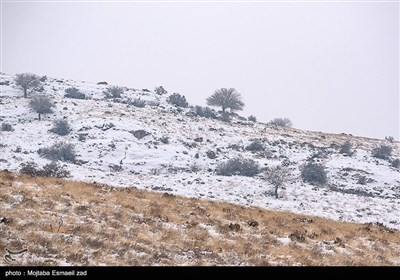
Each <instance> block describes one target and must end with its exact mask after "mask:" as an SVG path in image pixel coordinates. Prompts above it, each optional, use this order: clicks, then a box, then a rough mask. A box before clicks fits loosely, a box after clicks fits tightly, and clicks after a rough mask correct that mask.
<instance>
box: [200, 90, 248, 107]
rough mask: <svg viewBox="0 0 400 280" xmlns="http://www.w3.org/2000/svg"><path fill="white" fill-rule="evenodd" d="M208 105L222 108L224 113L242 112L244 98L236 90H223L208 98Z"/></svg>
mask: <svg viewBox="0 0 400 280" xmlns="http://www.w3.org/2000/svg"><path fill="white" fill-rule="evenodd" d="M207 105H209V106H216V107H221V108H222V112H225V110H226V109H230V110H231V112H233V111H241V110H243V107H244V102H243V101H242V96H241V94H240V93H238V92H237V91H236V89H234V88H229V89H228V88H221V89H218V90H216V91H215V92H214V94H213V95H211V96H210V97H209V98H207Z"/></svg>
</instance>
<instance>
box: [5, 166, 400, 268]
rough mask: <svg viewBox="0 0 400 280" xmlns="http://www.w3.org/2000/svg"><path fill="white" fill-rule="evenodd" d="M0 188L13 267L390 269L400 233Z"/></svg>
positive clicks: (73, 192) (138, 197) (275, 215)
mask: <svg viewBox="0 0 400 280" xmlns="http://www.w3.org/2000/svg"><path fill="white" fill-rule="evenodd" d="M0 181H1V182H2V188H1V195H0V197H1V199H2V204H1V205H2V206H4V207H2V209H1V210H2V212H1V216H2V220H1V221H3V222H4V224H3V223H1V224H0V227H2V228H4V230H3V231H0V240H1V241H2V242H0V251H4V250H5V248H6V247H8V248H10V247H11V248H21V247H22V246H23V245H24V244H29V256H28V257H24V258H18V259H17V261H18V265H22V266H27V265H28V266H30V265H63V264H64V262H62V260H67V261H68V263H69V264H70V265H72V266H81V265H93V266H96V265H99V264H105V265H109V266H121V265H135V266H138V265H140V266H154V265H158V266H159V265H161V266H177V265H197V266H213V265H217V266H221V265H222V266H223V265H237V264H238V263H241V264H243V265H249V266H268V265H281V266H293V265H304V266H315V265H316V266H330V265H338V266H348V265H362V266H371V265H377V266H386V265H389V266H398V265H399V264H400V262H399V259H398V244H400V232H399V231H397V230H391V229H389V228H387V227H385V226H383V225H381V224H378V223H376V224H355V223H345V222H340V221H332V220H328V219H323V218H319V217H311V216H304V215H298V214H293V213H285V212H274V211H268V210H265V209H262V208H256V207H242V206H240V205H235V204H230V203H226V202H218V201H209V200H204V199H194V198H185V197H181V196H176V195H174V194H170V193H160V192H150V191H144V190H139V189H136V188H113V187H111V186H106V185H99V184H89V183H81V182H76V181H69V180H63V179H54V178H30V177H28V176H20V175H17V174H12V173H8V172H1V173H0ZM32 186H34V187H32ZM128 194H129V195H128ZM20 196H23V200H22V201H18V203H15V202H14V200H13V198H14V197H20ZM77 198H79V200H77ZM65 211H68V212H65ZM65 213H67V214H68V215H67V216H66V218H64V219H62V218H61V217H65ZM99 221H100V222H101V226H99ZM28 229H29V230H28ZM215 232H217V233H218V234H216V233H215ZM67 237H68V238H67ZM282 238H283V239H289V241H288V243H286V242H283V241H282V242H281V241H280V240H282ZM96 239H98V240H100V242H96ZM21 240H22V241H21ZM160 240H162V242H160ZM300 245H301V246H300ZM66 248H69V249H68V250H66ZM88 248H91V249H89V250H88ZM343 248H345V250H343ZM371 248H372V249H371ZM99 249H101V250H100V251H101V253H99ZM327 252H329V253H327ZM111 255H115V256H118V257H115V258H110V257H109V256H111ZM31 256H32V257H31ZM34 256H40V258H35V257H34ZM366 256H367V257H366ZM0 265H6V264H5V263H4V259H3V258H1V259H0Z"/></svg>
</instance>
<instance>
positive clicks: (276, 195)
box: [275, 186, 278, 199]
mask: <svg viewBox="0 0 400 280" xmlns="http://www.w3.org/2000/svg"><path fill="white" fill-rule="evenodd" d="M275 198H276V199H278V186H275Z"/></svg>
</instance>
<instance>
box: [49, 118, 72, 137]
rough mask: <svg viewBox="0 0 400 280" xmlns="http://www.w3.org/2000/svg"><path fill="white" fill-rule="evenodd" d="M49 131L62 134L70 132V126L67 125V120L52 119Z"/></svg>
mask: <svg viewBox="0 0 400 280" xmlns="http://www.w3.org/2000/svg"><path fill="white" fill-rule="evenodd" d="M49 131H50V132H53V133H55V134H58V135H61V136H64V135H67V134H69V133H70V132H71V127H70V126H69V124H68V121H67V120H63V119H61V120H56V121H54V123H53V128H52V129H50V130H49Z"/></svg>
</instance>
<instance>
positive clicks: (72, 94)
mask: <svg viewBox="0 0 400 280" xmlns="http://www.w3.org/2000/svg"><path fill="white" fill-rule="evenodd" d="M64 97H66V98H74V99H85V98H86V96H85V94H84V93H82V92H80V91H79V89H77V88H76V87H70V88H67V89H66V90H65V95H64Z"/></svg>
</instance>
